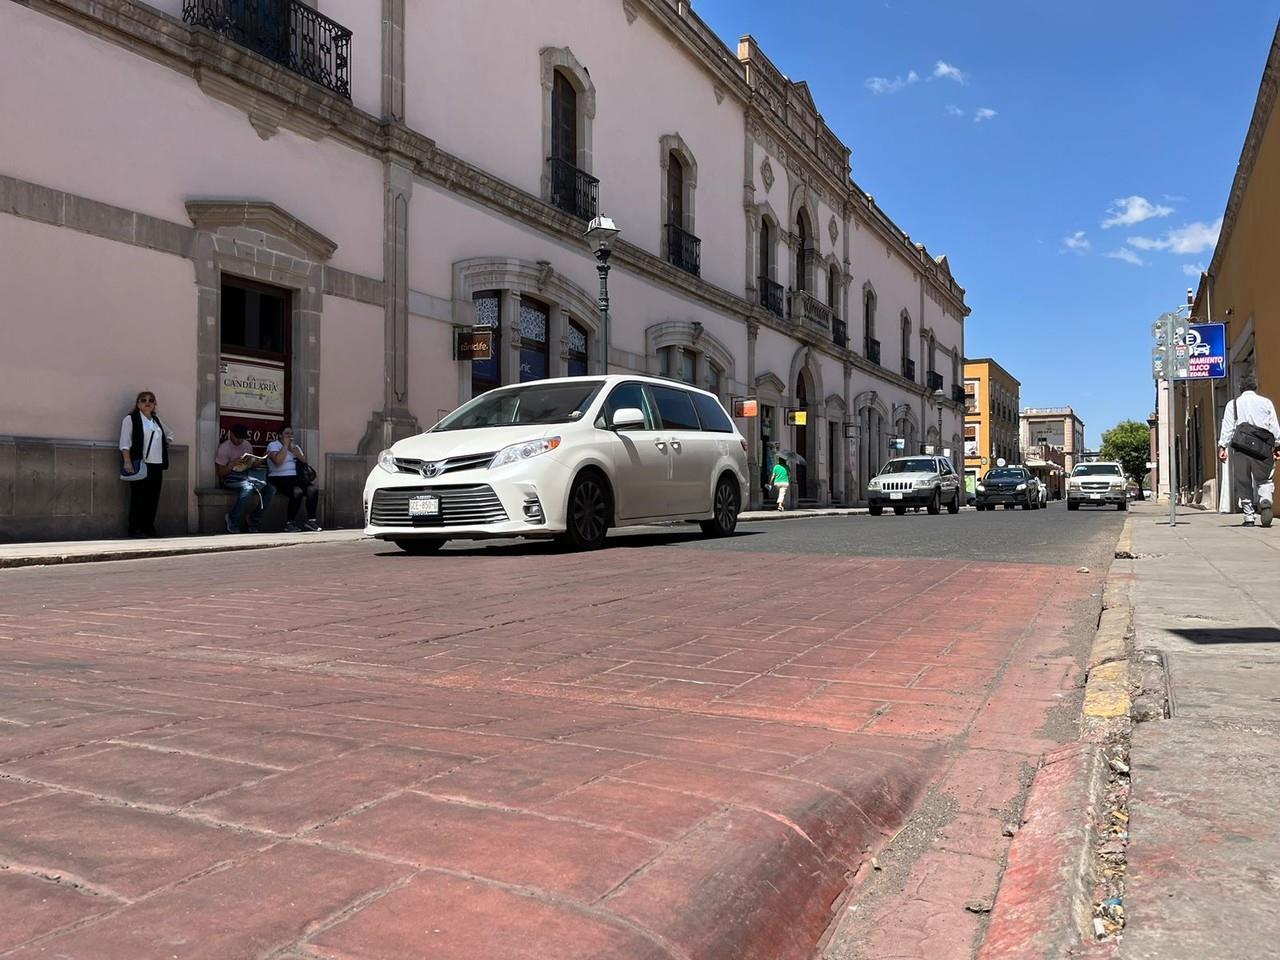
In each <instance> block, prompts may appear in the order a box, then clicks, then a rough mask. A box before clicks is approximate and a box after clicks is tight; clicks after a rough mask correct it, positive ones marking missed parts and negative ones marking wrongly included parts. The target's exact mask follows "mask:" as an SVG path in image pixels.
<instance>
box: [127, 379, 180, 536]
mask: <svg viewBox="0 0 1280 960" xmlns="http://www.w3.org/2000/svg"><path fill="white" fill-rule="evenodd" d="M171 442H173V434H171V433H170V432H169V431H168V430H166V429H165V426H164V424H163V423H162V422H161V421H160V418H159V417H158V416H156V395H155V394H154V393H152V392H151V391H150V390H143V391H141V392H140V393H139V394H138V395H137V397H136V398H134V401H133V410H132V411H131V412H130V413H128V414H126V415H125V417H124V419H123V420H121V421H120V458H121V460H122V461H123V463H122V464H121V466H120V479H121V480H127V481H128V482H129V536H131V537H158V536H159V535H160V534H158V533H156V510H157V508H158V507H159V506H160V488H161V485H162V484H163V482H164V472H165V470H167V469H168V468H169V444H170V443H171Z"/></svg>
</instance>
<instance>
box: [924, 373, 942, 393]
mask: <svg viewBox="0 0 1280 960" xmlns="http://www.w3.org/2000/svg"><path fill="white" fill-rule="evenodd" d="M925 386H926V387H928V388H929V389H930V390H941V389H942V374H940V373H937V372H936V371H933V370H930V371H929V373H928V374H927V375H926V377H925Z"/></svg>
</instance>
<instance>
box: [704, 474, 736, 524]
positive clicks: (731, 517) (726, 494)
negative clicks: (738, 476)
mask: <svg viewBox="0 0 1280 960" xmlns="http://www.w3.org/2000/svg"><path fill="white" fill-rule="evenodd" d="M740 505H741V504H740V500H739V497H738V485H737V484H736V483H734V482H733V481H732V480H730V479H729V478H728V477H721V478H720V482H719V483H717V484H716V495H715V499H713V500H712V501H711V519H710V520H703V521H701V522H700V523H699V526H701V527H702V532H703V533H704V534H705V535H706V536H708V537H730V536H733V531H734V530H736V529H737V528H738V511H739V509H740Z"/></svg>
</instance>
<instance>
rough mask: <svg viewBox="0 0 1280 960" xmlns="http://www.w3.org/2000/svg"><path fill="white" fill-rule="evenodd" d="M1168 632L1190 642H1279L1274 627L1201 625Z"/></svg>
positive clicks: (1278, 633)
mask: <svg viewBox="0 0 1280 960" xmlns="http://www.w3.org/2000/svg"><path fill="white" fill-rule="evenodd" d="M1169 632H1170V633H1172V634H1174V635H1176V636H1179V637H1182V639H1184V640H1190V641H1191V642H1192V643H1199V644H1214V643H1280V630H1277V629H1276V628H1275V627H1217V628H1215V627H1201V628H1199V629H1196V630H1185V629H1183V630H1170V631H1169Z"/></svg>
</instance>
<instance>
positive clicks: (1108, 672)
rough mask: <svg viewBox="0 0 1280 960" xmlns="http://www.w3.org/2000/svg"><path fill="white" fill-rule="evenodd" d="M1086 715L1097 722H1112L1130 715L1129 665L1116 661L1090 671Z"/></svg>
mask: <svg viewBox="0 0 1280 960" xmlns="http://www.w3.org/2000/svg"><path fill="white" fill-rule="evenodd" d="M1084 715H1085V717H1087V718H1092V719H1095V720H1112V719H1115V718H1116V717H1127V716H1128V715H1129V663H1128V661H1127V660H1116V661H1113V662H1111V663H1104V664H1101V665H1099V666H1097V667H1094V668H1093V669H1092V670H1091V671H1089V682H1088V684H1086V686H1085V688H1084Z"/></svg>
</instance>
